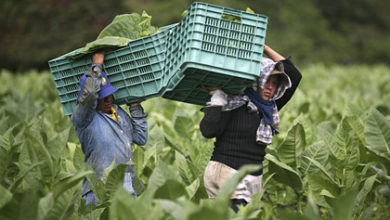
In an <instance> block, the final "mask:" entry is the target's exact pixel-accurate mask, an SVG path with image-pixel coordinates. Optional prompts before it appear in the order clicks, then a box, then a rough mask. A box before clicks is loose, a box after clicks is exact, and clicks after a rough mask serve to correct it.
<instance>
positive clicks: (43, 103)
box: [0, 0, 390, 219]
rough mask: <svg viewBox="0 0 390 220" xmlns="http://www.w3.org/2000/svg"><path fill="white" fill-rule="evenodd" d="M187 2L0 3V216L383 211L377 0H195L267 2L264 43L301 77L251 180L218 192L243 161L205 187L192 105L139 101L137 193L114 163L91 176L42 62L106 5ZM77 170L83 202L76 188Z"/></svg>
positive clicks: (387, 125) (383, 23)
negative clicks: (142, 131)
mask: <svg viewBox="0 0 390 220" xmlns="http://www.w3.org/2000/svg"><path fill="white" fill-rule="evenodd" d="M191 2H193V1H188V0H187V1H183V0H170V1H157V0H134V1H133V0H132V1H129V0H113V1H103V0H96V1H90V0H86V1H70V0H38V1H28V0H21V1H13V0H3V1H1V2H0V24H1V25H0V33H1V34H0V47H1V50H0V69H1V73H0V80H1V82H3V84H2V86H1V87H0V182H1V185H0V195H1V196H0V219H210V218H212V219H389V218H390V216H389V212H388V210H389V208H390V207H389V204H390V188H389V186H390V174H389V172H390V171H389V170H390V105H389V103H390V86H389V83H388V82H390V78H389V75H388V72H389V71H390V68H389V66H386V64H389V60H390V52H389V51H390V50H389V49H388V48H390V38H388V33H389V30H390V28H389V25H390V22H389V21H390V17H389V16H390V14H389V13H387V12H388V11H389V9H390V5H389V4H387V3H386V1H382V0H371V1H367V0H356V1H352V0H345V1H334V0H331V1H319V0H300V1H296V0H293V1H285V0H261V1H250V0H241V1H227V0H212V1H205V2H209V3H213V4H216V5H220V6H226V7H231V8H235V9H240V10H245V9H246V8H247V7H249V8H251V9H252V10H254V11H255V12H256V13H260V14H264V15H267V16H268V17H269V25H268V30H267V39H266V43H267V44H269V45H271V46H272V47H273V48H274V49H276V50H277V51H279V52H281V53H282V54H283V55H286V56H288V55H292V56H293V60H294V62H295V63H296V64H298V66H299V67H300V69H301V71H302V74H303V76H304V77H303V81H302V83H301V85H300V87H299V88H298V90H297V92H296V94H295V96H294V98H293V99H292V100H291V102H290V103H289V104H288V105H287V106H286V107H285V108H284V109H283V111H282V112H281V119H282V122H281V123H282V131H281V133H280V134H279V135H278V136H277V137H276V138H275V141H274V143H273V145H272V146H269V147H268V148H267V151H268V154H267V156H266V160H265V163H264V179H263V181H264V182H263V190H262V191H261V192H260V193H259V194H258V195H256V196H255V198H254V200H253V201H252V202H251V203H250V204H249V205H248V206H247V207H245V208H241V209H240V212H239V213H237V214H235V213H234V212H233V211H232V210H231V209H230V208H229V204H228V202H229V196H230V195H231V193H232V191H233V190H234V188H235V185H236V184H237V183H238V182H239V180H240V178H242V177H243V176H244V175H245V174H246V173H249V172H251V170H253V169H255V168H254V167H250V166H249V167H244V168H243V169H242V170H240V172H239V173H238V174H237V175H236V176H235V177H234V178H233V179H231V181H229V184H227V185H226V186H225V187H224V188H223V190H221V193H220V194H219V196H218V198H217V199H216V200H209V199H207V194H206V192H205V189H204V186H203V171H204V168H205V166H206V164H207V162H208V160H209V157H210V155H211V152H212V146H213V140H208V139H204V138H203V137H202V136H201V134H200V132H199V126H198V124H199V121H200V120H201V118H202V113H201V112H200V111H199V109H200V106H195V105H188V104H185V103H180V102H173V101H170V100H166V99H163V98H154V99H150V100H146V101H145V102H144V103H143V105H144V107H145V109H146V111H147V112H149V114H150V115H149V117H148V119H147V120H148V123H149V125H150V138H149V141H148V143H147V145H146V146H133V150H134V159H135V161H134V162H135V166H136V176H137V178H136V179H135V180H134V186H135V188H136V191H137V193H138V195H140V196H139V197H138V198H137V199H132V197H131V196H130V195H129V194H127V193H126V192H124V191H123V189H122V187H121V180H122V179H123V178H122V177H123V174H124V166H117V167H114V166H111V167H109V168H108V169H107V170H106V172H105V176H104V178H103V179H101V180H99V179H97V178H96V176H95V174H94V172H93V171H92V169H91V168H90V167H88V165H86V164H85V163H84V162H83V159H84V155H83V154H82V152H81V148H80V144H79V141H78V139H77V136H76V135H75V132H74V128H73V127H72V125H71V123H70V120H69V118H68V117H65V116H63V112H62V109H61V105H60V103H59V100H58V96H57V93H56V89H55V86H54V83H53V79H52V76H51V74H50V73H49V72H48V71H47V69H48V66H47V61H48V60H49V59H52V58H55V57H58V56H60V55H63V54H65V53H67V52H69V51H72V50H74V49H76V48H80V47H82V46H84V45H85V43H87V42H91V41H93V40H95V39H96V37H97V35H98V33H100V31H101V30H102V29H103V28H104V27H105V26H106V25H107V24H109V23H110V22H111V21H112V20H113V18H114V17H115V16H116V15H118V14H124V13H133V12H138V13H141V12H142V10H146V11H147V12H148V14H149V15H151V16H152V17H153V18H152V23H153V25H155V26H158V27H161V26H165V25H168V24H172V23H175V22H179V21H180V19H181V15H182V13H183V11H184V10H185V9H187V8H188V6H189V5H190V4H191ZM330 64H332V65H330ZM334 64H337V65H334ZM344 64H353V65H344ZM5 69H8V70H10V71H7V70H5ZM31 69H37V70H38V71H36V70H31ZM157 110H158V111H157ZM85 178H88V179H89V181H90V182H91V183H92V185H93V189H94V191H95V192H96V194H97V199H98V201H99V203H100V205H99V206H97V207H94V206H85V204H84V202H83V200H82V199H81V183H82V181H83V179H85Z"/></svg>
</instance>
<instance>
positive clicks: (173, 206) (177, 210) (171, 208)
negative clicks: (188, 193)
mask: <svg viewBox="0 0 390 220" xmlns="http://www.w3.org/2000/svg"><path fill="white" fill-rule="evenodd" d="M154 202H155V203H157V204H158V205H159V206H161V207H162V209H163V210H164V211H165V212H166V213H169V215H170V217H172V219H176V220H180V219H186V218H185V214H186V213H185V207H184V206H182V205H181V204H178V203H177V202H175V201H172V200H167V199H155V200H154ZM191 208H192V209H196V207H195V206H193V207H191ZM187 210H190V209H187ZM167 219H169V218H167Z"/></svg>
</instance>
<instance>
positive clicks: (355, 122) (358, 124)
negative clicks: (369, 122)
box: [345, 116, 367, 145]
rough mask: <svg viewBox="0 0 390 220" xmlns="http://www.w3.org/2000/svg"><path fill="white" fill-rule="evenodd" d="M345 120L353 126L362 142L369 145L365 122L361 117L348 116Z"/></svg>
mask: <svg viewBox="0 0 390 220" xmlns="http://www.w3.org/2000/svg"><path fill="white" fill-rule="evenodd" d="M345 120H346V121H347V123H348V124H349V126H350V127H351V128H352V130H353V132H354V133H355V135H356V136H357V137H358V138H359V140H360V142H361V143H362V144H363V145H367V143H366V139H365V138H364V124H363V122H362V121H361V120H360V118H358V117H356V116H351V117H346V118H345Z"/></svg>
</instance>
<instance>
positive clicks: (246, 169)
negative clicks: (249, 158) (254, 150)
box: [216, 165, 260, 199]
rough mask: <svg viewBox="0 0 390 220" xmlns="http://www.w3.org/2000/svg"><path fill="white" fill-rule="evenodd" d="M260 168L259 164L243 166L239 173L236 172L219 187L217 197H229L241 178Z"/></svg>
mask: <svg viewBox="0 0 390 220" xmlns="http://www.w3.org/2000/svg"><path fill="white" fill-rule="evenodd" d="M259 169H260V166H257V165H245V166H242V167H241V168H240V169H239V170H238V172H237V173H235V174H234V175H233V176H232V177H230V178H229V180H227V181H226V183H225V184H224V185H223V186H222V187H221V189H219V192H218V194H217V197H216V199H227V198H230V196H231V195H232V194H233V192H234V191H235V189H236V187H237V185H238V184H239V183H240V182H241V180H242V179H243V178H244V177H245V176H246V175H247V174H250V173H253V172H255V171H257V170H259Z"/></svg>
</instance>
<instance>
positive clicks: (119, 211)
mask: <svg viewBox="0 0 390 220" xmlns="http://www.w3.org/2000/svg"><path fill="white" fill-rule="evenodd" d="M130 197H131V196H129V193H127V192H126V190H125V189H122V188H119V189H118V190H117V191H116V192H115V194H114V196H113V198H112V201H111V207H110V219H118V220H122V219H123V220H124V219H134V220H138V219H139V220H141V219H142V216H143V215H145V212H148V210H145V209H144V210H137V209H135V208H134V207H135V205H136V203H137V202H139V201H136V200H134V199H131V198H130Z"/></svg>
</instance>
